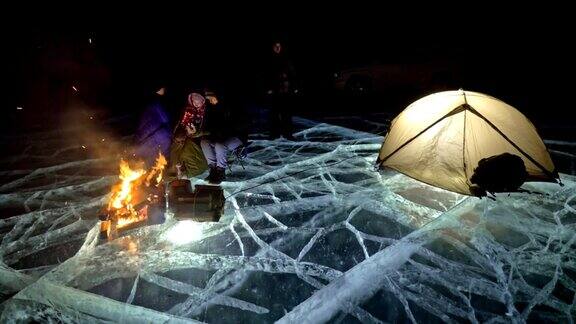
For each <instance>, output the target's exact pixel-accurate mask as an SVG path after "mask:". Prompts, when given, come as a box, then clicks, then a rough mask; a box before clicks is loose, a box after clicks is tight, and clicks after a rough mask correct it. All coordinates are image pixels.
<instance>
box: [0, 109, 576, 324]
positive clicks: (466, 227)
mask: <svg viewBox="0 0 576 324" xmlns="http://www.w3.org/2000/svg"><path fill="white" fill-rule="evenodd" d="M298 123H299V124H300V127H301V129H302V130H301V131H300V132H298V133H297V134H296V135H295V137H296V141H294V142H292V141H287V140H283V139H279V140H273V141H269V140H261V139H257V137H253V140H252V143H251V145H250V154H249V155H248V157H247V159H246V161H245V166H244V167H245V168H242V166H240V165H238V164H235V165H234V166H233V167H232V173H231V174H230V175H229V176H228V179H227V180H228V181H227V182H224V183H223V185H222V187H223V188H224V191H225V196H226V197H227V202H226V206H225V211H224V216H223V217H222V219H221V220H220V222H218V223H202V224H198V223H192V222H189V221H180V222H178V221H175V220H168V221H167V222H165V223H164V224H160V225H153V226H147V227H143V228H139V229H135V230H133V231H130V232H128V233H126V234H125V235H124V236H122V237H120V238H117V239H115V240H113V241H110V242H105V243H99V242H98V231H99V221H98V218H97V214H98V211H99V209H100V208H101V207H102V206H103V204H104V203H105V202H106V201H107V194H108V192H109V190H110V186H111V185H112V184H113V183H114V182H115V181H116V179H117V176H116V175H117V168H116V166H117V162H118V161H117V159H114V158H101V157H93V156H89V155H88V154H86V153H85V149H83V148H82V147H80V146H79V144H78V143H77V142H75V141H74V140H73V139H72V138H69V139H68V140H62V136H61V135H62V134H61V133H58V134H56V133H37V134H31V135H29V136H26V137H14V138H6V139H3V140H2V141H4V142H5V143H3V144H2V145H5V144H6V143H7V142H10V143H14V142H16V143H23V145H22V147H23V148H25V149H23V150H22V153H20V154H15V155H13V156H11V157H6V158H4V159H3V161H1V164H2V165H3V166H10V165H15V166H17V167H14V168H13V169H6V167H4V171H0V177H1V180H2V181H1V182H0V183H1V185H0V212H1V213H2V214H1V215H0V240H1V243H0V303H1V304H0V314H1V315H0V322H2V323H5V322H8V323H10V322H19V321H23V320H29V321H34V320H35V321H41V322H50V321H51V322H58V321H61V322H64V323H78V322H82V323H88V322H129V323H144V322H149V323H160V322H187V321H200V322H207V323H238V322H246V323H269V322H274V321H279V322H282V323H294V322H297V323H308V322H310V323H318V322H324V321H331V322H346V323H354V322H363V323H380V322H383V323H386V322H396V323H398V322H415V323H445V322H448V323H450V322H473V323H476V322H489V323H513V322H526V321H534V322H536V321H538V322H542V321H544V322H573V321H574V317H575V316H576V296H575V293H576V252H575V247H576V178H575V177H573V176H569V175H562V181H563V182H564V186H563V187H560V186H558V185H555V184H549V183H530V184H525V185H524V188H525V189H528V190H531V191H535V192H538V193H539V194H527V193H514V194H510V195H507V194H501V195H498V196H497V198H496V200H495V201H493V200H490V199H482V200H481V199H478V198H474V197H467V196H462V195H459V194H455V193H451V192H447V191H444V190H441V189H437V188H434V187H430V186H428V185H426V184H423V183H420V182H418V181H415V180H413V179H411V178H408V177H406V176H404V175H402V174H399V173H397V172H395V171H392V170H382V171H380V172H375V171H374V170H373V163H374V161H375V159H376V156H377V152H378V150H379V148H380V145H381V143H382V140H383V138H382V137H381V136H378V135H374V134H371V133H364V132H360V131H354V130H351V129H348V128H344V127H340V126H335V125H330V124H315V123H312V122H309V121H306V120H302V119H298ZM71 132H73V131H71ZM193 181H197V180H193ZM262 183H265V184H264V185H260V184H262Z"/></svg>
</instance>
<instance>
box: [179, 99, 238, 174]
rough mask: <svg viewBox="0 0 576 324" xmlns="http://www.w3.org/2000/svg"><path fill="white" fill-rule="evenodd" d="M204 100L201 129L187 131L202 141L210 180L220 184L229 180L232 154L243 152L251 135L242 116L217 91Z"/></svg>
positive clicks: (201, 144) (189, 128)
mask: <svg viewBox="0 0 576 324" xmlns="http://www.w3.org/2000/svg"><path fill="white" fill-rule="evenodd" d="M194 96H198V94H194ZM204 98H205V109H204V111H203V113H204V116H203V117H201V119H202V123H201V124H200V125H199V126H194V127H188V128H187V131H188V133H189V136H198V137H200V138H201V140H200V146H201V147H202V152H203V153H204V157H205V158H206V161H207V162H208V167H209V168H210V173H209V175H208V177H207V178H206V181H208V182H210V183H213V184H219V183H221V182H222V181H224V180H225V178H226V167H227V166H228V161H227V158H228V154H229V153H230V152H234V151H236V150H239V149H241V148H242V147H243V146H244V145H245V142H246V138H247V136H246V134H245V132H244V131H243V126H244V123H243V122H242V116H241V115H239V114H235V113H234V112H233V111H232V110H231V109H230V106H227V105H225V104H224V103H223V102H221V98H219V97H216V95H215V94H214V93H213V92H210V91H207V92H205V95H204ZM243 140H244V141H243Z"/></svg>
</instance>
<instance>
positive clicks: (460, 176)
mask: <svg viewBox="0 0 576 324" xmlns="http://www.w3.org/2000/svg"><path fill="white" fill-rule="evenodd" d="M503 153H510V154H514V155H516V156H519V157H520V158H521V159H522V161H523V162H524V165H525V167H526V172H527V178H526V181H546V182H556V179H558V173H557V172H556V170H555V168H554V164H553V163H552V159H551V158H550V155H549V153H548V151H547V149H546V146H545V145H544V142H543V141H542V139H541V138H540V136H539V135H538V132H537V131H536V128H535V127H534V125H533V124H532V123H531V122H530V121H529V120H528V119H527V118H526V117H525V116H524V115H522V113H520V112H519V111H518V110H516V109H515V108H514V107H512V106H510V105H508V104H506V103H504V102H502V101H500V100H498V99H496V98H493V97H490V96H488V95H485V94H482V93H478V92H471V91H463V90H458V91H444V92H438V93H435V94H431V95H429V96H426V97H424V98H421V99H419V100H417V101H416V102H414V103H412V104H411V105H410V106H408V107H407V108H406V109H405V110H404V111H402V112H401V113H400V114H399V115H398V116H397V117H396V118H395V119H394V120H393V121H392V124H391V126H390V131H389V132H388V135H387V136H386V139H385V140H384V143H383V144H382V148H381V149H380V154H379V156H378V160H377V162H376V163H377V164H378V166H386V167H390V168H393V169H395V170H398V171H400V172H402V173H404V174H406V175H408V176H410V177H412V178H415V179H417V180H420V181H422V182H425V183H428V184H430V185H433V186H436V187H440V188H443V189H446V190H450V191H454V192H458V193H461V194H466V195H473V194H474V191H473V188H471V187H473V185H472V183H471V182H470V178H471V176H472V175H473V174H474V170H475V169H476V167H477V166H478V163H479V161H480V160H481V159H483V158H488V157H492V156H497V155H500V154H503Z"/></svg>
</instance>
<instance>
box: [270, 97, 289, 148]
mask: <svg viewBox="0 0 576 324" xmlns="http://www.w3.org/2000/svg"><path fill="white" fill-rule="evenodd" d="M294 104H295V100H294V98H292V96H281V95H278V96H274V97H273V98H272V101H271V109H270V137H271V138H278V137H280V136H283V137H284V138H287V139H292V138H293V136H292V133H293V132H294V127H293V125H292V116H293V115H294V114H293V110H294V109H295V107H294Z"/></svg>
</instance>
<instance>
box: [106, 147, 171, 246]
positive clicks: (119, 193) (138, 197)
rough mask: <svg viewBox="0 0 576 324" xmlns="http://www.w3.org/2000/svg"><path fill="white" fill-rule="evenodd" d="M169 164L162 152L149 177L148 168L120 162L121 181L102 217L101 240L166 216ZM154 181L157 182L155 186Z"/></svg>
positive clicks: (114, 189) (114, 188)
mask: <svg viewBox="0 0 576 324" xmlns="http://www.w3.org/2000/svg"><path fill="white" fill-rule="evenodd" d="M166 164H167V163H166V159H165V158H164V156H163V155H162V154H159V155H158V159H157V160H156V165H155V166H154V167H153V168H152V170H151V172H149V173H148V175H147V176H146V177H145V176H144V175H145V174H146V173H147V172H146V171H145V170H144V169H142V168H136V169H132V168H131V167H130V165H129V164H128V162H126V161H124V160H122V161H121V162H120V180H121V181H120V183H119V184H117V185H115V186H114V187H113V188H112V195H111V197H110V200H109V202H108V205H107V206H106V208H105V209H104V210H102V212H101V213H100V216H99V218H100V221H101V223H100V238H101V239H110V238H112V237H115V236H117V235H118V234H119V233H121V232H125V231H128V230H130V229H134V228H137V227H141V226H145V225H148V224H149V223H157V221H158V220H159V219H163V215H164V209H163V206H164V205H165V201H164V186H163V185H162V183H161V181H162V172H163V170H164V167H165V166H166ZM153 180H154V181H155V184H154V185H151V182H152V181H153ZM135 201H137V203H135Z"/></svg>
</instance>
